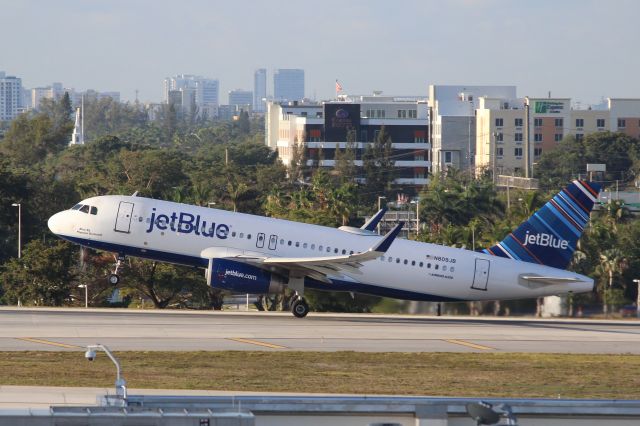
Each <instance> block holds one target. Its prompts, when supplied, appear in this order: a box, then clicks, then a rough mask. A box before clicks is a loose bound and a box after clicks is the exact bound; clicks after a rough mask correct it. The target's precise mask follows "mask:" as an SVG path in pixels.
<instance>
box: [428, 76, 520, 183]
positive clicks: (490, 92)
mask: <svg viewBox="0 0 640 426" xmlns="http://www.w3.org/2000/svg"><path fill="white" fill-rule="evenodd" d="M480 96H493V97H499V98H515V97H516V87H515V86H446V85H430V86H429V106H430V108H431V119H432V123H431V124H432V127H431V128H432V134H431V143H432V146H433V152H432V153H433V157H432V158H433V171H434V172H436V173H437V172H441V171H446V170H447V168H449V167H454V168H456V169H458V170H466V171H473V170H474V157H475V149H476V144H475V140H476V119H475V110H476V108H477V107H478V98H479V97H480Z"/></svg>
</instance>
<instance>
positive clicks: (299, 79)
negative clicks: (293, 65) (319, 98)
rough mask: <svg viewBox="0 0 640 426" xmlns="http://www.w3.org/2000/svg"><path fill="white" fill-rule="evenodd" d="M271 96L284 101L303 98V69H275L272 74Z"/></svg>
mask: <svg viewBox="0 0 640 426" xmlns="http://www.w3.org/2000/svg"><path fill="white" fill-rule="evenodd" d="M273 97H274V99H275V100H276V101H285V102H286V101H300V100H302V99H304V70H301V69H277V70H276V71H275V73H274V74H273Z"/></svg>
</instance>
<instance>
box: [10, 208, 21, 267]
mask: <svg viewBox="0 0 640 426" xmlns="http://www.w3.org/2000/svg"><path fill="white" fill-rule="evenodd" d="M11 205H12V206H13V207H17V208H18V259H20V258H21V257H22V204H20V203H13V204H11Z"/></svg>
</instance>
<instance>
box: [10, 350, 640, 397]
mask: <svg viewBox="0 0 640 426" xmlns="http://www.w3.org/2000/svg"><path fill="white" fill-rule="evenodd" d="M117 357H118V358H119V360H120V362H121V365H122V367H123V375H124V377H125V378H126V379H127V384H128V386H129V387H130V388H163V389H215V390H226V391H258V392H262V391H264V392H321V393H357V394H403V395H434V396H470V397H481V396H482V397H486V396H491V397H535V398H558V397H560V398H605V399H640V356H635V355H579V354H577V355H573V354H521V353H362V352H276V351H273V352H268V351H260V352H235V351H227V352H120V353H117ZM114 377H115V370H114V367H113V364H112V363H111V362H110V361H109V359H108V358H107V357H106V356H105V355H104V354H102V353H99V354H98V358H97V359H96V361H94V362H91V363H90V362H87V361H85V359H84V357H83V355H82V353H81V352H0V385H32V386H102V387H112V386H113V381H114Z"/></svg>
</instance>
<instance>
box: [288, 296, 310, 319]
mask: <svg viewBox="0 0 640 426" xmlns="http://www.w3.org/2000/svg"><path fill="white" fill-rule="evenodd" d="M291 313H293V316H295V317H296V318H304V317H306V316H307V314H308V313H309V304H308V303H307V301H306V300H304V297H300V296H298V295H297V294H296V296H294V299H293V301H292V302H291Z"/></svg>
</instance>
